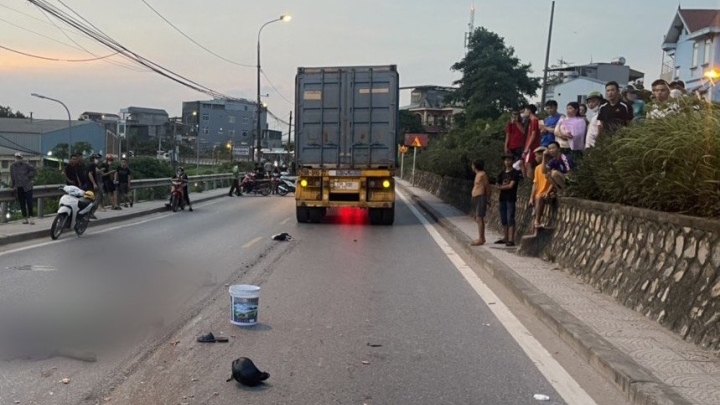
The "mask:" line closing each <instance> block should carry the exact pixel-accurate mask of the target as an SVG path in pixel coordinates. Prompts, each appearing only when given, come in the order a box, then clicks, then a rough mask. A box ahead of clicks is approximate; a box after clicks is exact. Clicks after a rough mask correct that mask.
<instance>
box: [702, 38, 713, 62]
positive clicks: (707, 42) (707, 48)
mask: <svg viewBox="0 0 720 405" xmlns="http://www.w3.org/2000/svg"><path fill="white" fill-rule="evenodd" d="M711 53H712V39H711V38H708V39H706V40H705V57H704V58H703V63H705V64H707V63H710V54H711Z"/></svg>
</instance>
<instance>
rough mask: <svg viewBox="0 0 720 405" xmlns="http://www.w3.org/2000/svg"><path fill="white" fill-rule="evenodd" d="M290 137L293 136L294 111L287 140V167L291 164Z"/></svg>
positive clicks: (289, 123)
mask: <svg viewBox="0 0 720 405" xmlns="http://www.w3.org/2000/svg"><path fill="white" fill-rule="evenodd" d="M290 135H292V111H290V122H288V140H287V157H286V159H285V160H286V162H285V164H286V165H289V164H290Z"/></svg>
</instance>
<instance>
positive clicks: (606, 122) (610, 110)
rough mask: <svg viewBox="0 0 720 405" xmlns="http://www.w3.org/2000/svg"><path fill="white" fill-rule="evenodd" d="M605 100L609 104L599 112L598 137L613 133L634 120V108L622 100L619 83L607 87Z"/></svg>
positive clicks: (610, 83) (603, 106) (612, 83)
mask: <svg viewBox="0 0 720 405" xmlns="http://www.w3.org/2000/svg"><path fill="white" fill-rule="evenodd" d="M605 99H606V100H607V102H606V103H605V104H603V105H601V106H600V110H599V111H598V118H597V120H598V130H599V131H598V135H602V134H609V133H613V132H615V131H617V130H618V129H620V128H622V127H624V126H627V125H628V124H629V123H630V121H632V120H633V110H632V107H630V106H628V105H627V104H626V103H624V102H623V101H622V100H621V99H620V85H619V84H617V82H608V84H606V85H605Z"/></svg>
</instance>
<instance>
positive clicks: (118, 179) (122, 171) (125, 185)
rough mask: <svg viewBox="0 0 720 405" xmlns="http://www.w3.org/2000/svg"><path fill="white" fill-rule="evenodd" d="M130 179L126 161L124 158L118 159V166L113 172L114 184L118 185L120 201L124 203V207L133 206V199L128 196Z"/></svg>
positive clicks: (130, 173) (130, 175) (130, 174)
mask: <svg viewBox="0 0 720 405" xmlns="http://www.w3.org/2000/svg"><path fill="white" fill-rule="evenodd" d="M130 180H132V172H131V171H130V168H129V167H128V161H127V159H126V158H122V159H120V167H119V168H118V169H117V171H116V172H115V184H117V186H118V193H119V194H120V202H124V203H125V208H127V207H128V202H129V203H130V206H131V207H132V206H133V200H132V197H131V196H130Z"/></svg>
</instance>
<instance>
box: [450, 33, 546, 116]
mask: <svg viewBox="0 0 720 405" xmlns="http://www.w3.org/2000/svg"><path fill="white" fill-rule="evenodd" d="M452 70H455V71H460V72H462V74H463V77H462V79H460V80H457V81H455V83H454V84H456V85H458V86H459V88H458V90H457V91H456V92H455V93H454V96H453V99H454V100H455V101H458V102H460V103H462V104H463V105H464V106H465V112H466V114H467V119H468V121H473V120H475V119H482V118H489V119H494V118H497V117H499V116H500V115H501V114H502V113H503V111H505V110H506V109H508V108H512V107H517V106H519V105H521V104H524V103H525V102H526V101H525V100H526V98H525V96H534V95H535V94H536V92H537V90H538V89H539V88H540V78H537V77H531V76H530V75H531V74H532V69H531V65H530V64H522V63H520V59H518V58H517V57H516V56H515V49H514V48H512V47H507V46H506V45H505V40H504V39H503V38H502V37H500V36H498V35H497V34H495V33H494V32H490V31H488V30H487V29H486V28H484V27H480V28H478V29H476V30H475V32H474V33H473V35H472V37H471V38H470V44H469V51H468V53H467V55H466V56H465V57H464V58H463V60H461V61H460V62H457V63H455V64H454V65H453V66H452Z"/></svg>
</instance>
